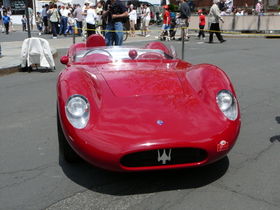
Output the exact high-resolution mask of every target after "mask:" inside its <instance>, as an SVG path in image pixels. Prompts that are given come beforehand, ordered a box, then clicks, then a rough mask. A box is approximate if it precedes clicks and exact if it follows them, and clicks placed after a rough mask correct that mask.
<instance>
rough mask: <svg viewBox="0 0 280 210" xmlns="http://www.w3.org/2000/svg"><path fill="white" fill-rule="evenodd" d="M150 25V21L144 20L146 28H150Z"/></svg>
mask: <svg viewBox="0 0 280 210" xmlns="http://www.w3.org/2000/svg"><path fill="white" fill-rule="evenodd" d="M149 24H150V19H144V20H143V25H144V26H145V27H148V26H149Z"/></svg>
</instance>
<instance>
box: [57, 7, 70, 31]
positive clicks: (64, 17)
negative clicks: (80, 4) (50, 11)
mask: <svg viewBox="0 0 280 210" xmlns="http://www.w3.org/2000/svg"><path fill="white" fill-rule="evenodd" d="M69 13H70V10H69V7H68V6H67V7H65V6H62V7H61V9H60V14H61V20H60V32H59V35H62V34H63V35H64V36H66V30H67V20H68V14H69Z"/></svg>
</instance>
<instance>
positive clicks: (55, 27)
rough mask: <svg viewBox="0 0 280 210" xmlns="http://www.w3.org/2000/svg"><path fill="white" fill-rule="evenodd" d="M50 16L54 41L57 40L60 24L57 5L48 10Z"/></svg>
mask: <svg viewBox="0 0 280 210" xmlns="http://www.w3.org/2000/svg"><path fill="white" fill-rule="evenodd" d="M48 14H49V15H50V22H51V24H52V33H53V39H56V38H57V32H58V22H59V14H58V10H57V5H56V4H54V5H51V6H50V9H49V10H48Z"/></svg>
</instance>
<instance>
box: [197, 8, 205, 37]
mask: <svg viewBox="0 0 280 210" xmlns="http://www.w3.org/2000/svg"><path fill="white" fill-rule="evenodd" d="M203 10H204V9H203ZM203 10H201V9H200V10H198V16H199V33H198V39H200V38H201V37H202V38H203V39H205V34H204V28H205V22H206V21H205V15H204V11H203Z"/></svg>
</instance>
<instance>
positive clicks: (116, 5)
mask: <svg viewBox="0 0 280 210" xmlns="http://www.w3.org/2000/svg"><path fill="white" fill-rule="evenodd" d="M103 16H104V17H106V18H107V21H106V22H107V25H106V32H105V41H106V45H107V46H112V45H113V42H114V41H115V45H119V46H120V45H122V43H123V22H124V21H125V19H126V18H127V17H128V12H127V10H126V8H125V6H124V5H123V4H122V3H121V2H120V1H119V0H111V1H110V0H108V1H107V2H106V4H105V12H103Z"/></svg>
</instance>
